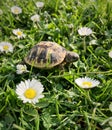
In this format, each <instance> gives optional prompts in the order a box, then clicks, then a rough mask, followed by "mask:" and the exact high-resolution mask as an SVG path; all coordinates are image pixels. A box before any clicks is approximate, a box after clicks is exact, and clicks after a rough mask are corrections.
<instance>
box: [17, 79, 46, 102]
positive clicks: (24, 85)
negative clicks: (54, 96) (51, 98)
mask: <svg viewBox="0 0 112 130" xmlns="http://www.w3.org/2000/svg"><path fill="white" fill-rule="evenodd" d="M43 91H44V88H43V85H42V84H41V82H40V81H39V80H36V79H32V80H30V79H28V80H25V81H24V82H23V81H21V83H20V84H19V85H17V86H16V94H17V95H18V98H20V99H21V100H22V101H23V103H26V102H29V103H34V104H35V103H37V102H38V99H40V98H43V97H44V95H43V94H42V92H43Z"/></svg>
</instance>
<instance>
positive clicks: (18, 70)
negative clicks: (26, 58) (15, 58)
mask: <svg viewBox="0 0 112 130" xmlns="http://www.w3.org/2000/svg"><path fill="white" fill-rule="evenodd" d="M25 72H28V70H27V67H26V65H21V64H18V65H17V66H16V73H17V74H22V73H25Z"/></svg>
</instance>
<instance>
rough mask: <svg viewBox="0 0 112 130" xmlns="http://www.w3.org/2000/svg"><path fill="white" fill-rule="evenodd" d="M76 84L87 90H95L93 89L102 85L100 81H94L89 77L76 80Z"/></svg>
mask: <svg viewBox="0 0 112 130" xmlns="http://www.w3.org/2000/svg"><path fill="white" fill-rule="evenodd" d="M75 83H76V84H77V85H78V86H79V87H81V88H85V89H89V88H93V87H96V86H98V85H99V84H100V82H99V81H98V80H93V79H91V78H89V77H83V78H77V79H76V80H75Z"/></svg>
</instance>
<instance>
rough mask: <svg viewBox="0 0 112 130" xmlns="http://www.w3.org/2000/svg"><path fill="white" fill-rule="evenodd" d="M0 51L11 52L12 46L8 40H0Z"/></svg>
mask: <svg viewBox="0 0 112 130" xmlns="http://www.w3.org/2000/svg"><path fill="white" fill-rule="evenodd" d="M0 51H1V52H6V53H8V52H13V46H12V44H11V43H9V42H0Z"/></svg>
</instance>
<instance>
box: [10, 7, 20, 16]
mask: <svg viewBox="0 0 112 130" xmlns="http://www.w3.org/2000/svg"><path fill="white" fill-rule="evenodd" d="M11 12H12V13H13V14H16V15H17V14H21V13H22V9H21V8H20V7H18V6H13V7H11Z"/></svg>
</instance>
